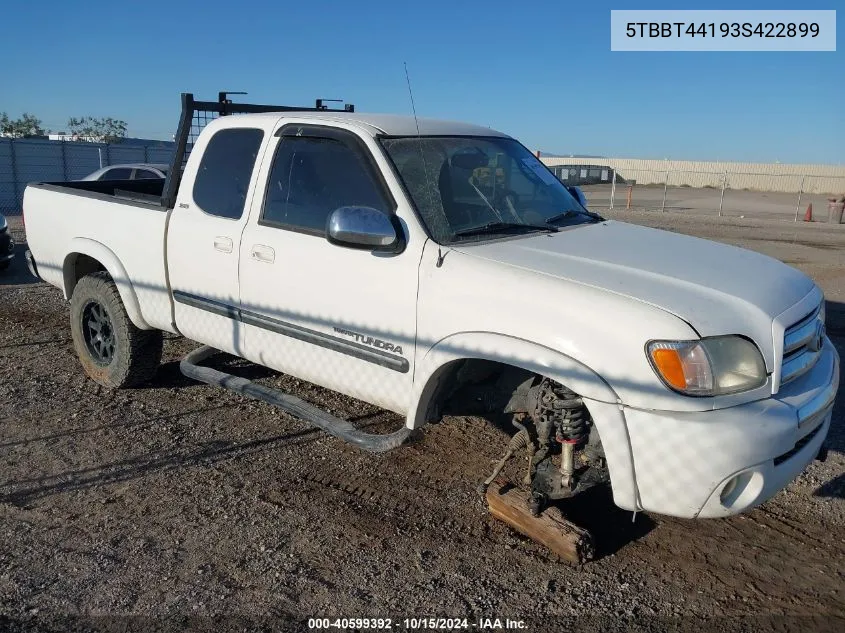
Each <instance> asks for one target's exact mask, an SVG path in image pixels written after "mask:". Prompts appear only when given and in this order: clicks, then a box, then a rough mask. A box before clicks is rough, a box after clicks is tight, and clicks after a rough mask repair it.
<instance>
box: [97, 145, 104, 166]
mask: <svg viewBox="0 0 845 633" xmlns="http://www.w3.org/2000/svg"><path fill="white" fill-rule="evenodd" d="M97 157H98V158H99V159H100V169H102V168H103V148H102V147H98V148H97Z"/></svg>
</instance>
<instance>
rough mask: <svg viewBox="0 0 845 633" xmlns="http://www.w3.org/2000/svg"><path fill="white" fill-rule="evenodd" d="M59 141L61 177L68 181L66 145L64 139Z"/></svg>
mask: <svg viewBox="0 0 845 633" xmlns="http://www.w3.org/2000/svg"><path fill="white" fill-rule="evenodd" d="M59 142H60V143H61V148H62V178H63V179H64V180H65V181H68V180H70V179H69V178H68V177H67V146H66V145H65V142H64V141H59Z"/></svg>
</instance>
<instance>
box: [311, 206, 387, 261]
mask: <svg viewBox="0 0 845 633" xmlns="http://www.w3.org/2000/svg"><path fill="white" fill-rule="evenodd" d="M399 236H400V230H399V226H398V221H397V220H396V218H395V217H392V216H389V215H388V214H386V213H384V212H383V211H379V210H378V209H373V208H372V207H358V206H350V207H340V208H338V209H335V210H334V211H332V213H331V215H330V216H329V220H328V223H327V225H326V239H327V240H328V241H329V242H331V243H332V244H336V245H338V246H346V247H347V248H358V249H363V250H369V251H394V252H395V251H400V250H401V247H402V240H401V239H400V237H399Z"/></svg>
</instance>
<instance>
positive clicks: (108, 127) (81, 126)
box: [67, 116, 126, 143]
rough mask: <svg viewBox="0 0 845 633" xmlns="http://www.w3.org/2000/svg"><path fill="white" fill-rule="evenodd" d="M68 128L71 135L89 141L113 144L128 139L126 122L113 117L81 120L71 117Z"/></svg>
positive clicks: (83, 118) (88, 117)
mask: <svg viewBox="0 0 845 633" xmlns="http://www.w3.org/2000/svg"><path fill="white" fill-rule="evenodd" d="M67 126H68V127H69V128H70V132H71V134H73V135H75V136H79V137H81V138H83V139H85V140H87V141H97V142H100V143H113V142H114V141H116V140H118V139H122V138H126V121H121V120H120V119H113V118H111V117H100V118H96V117H92V116H84V117H82V118H80V119H77V118H76V117H71V118H70V119H68V122H67Z"/></svg>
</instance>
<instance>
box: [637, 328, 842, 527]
mask: <svg viewBox="0 0 845 633" xmlns="http://www.w3.org/2000/svg"><path fill="white" fill-rule="evenodd" d="M822 352H823V353H822V356H821V358H820V359H819V362H818V363H817V364H816V366H815V367H814V368H813V369H812V370H811V371H809V372H808V373H806V374H805V375H803V376H802V377H801V378H799V379H796V380H795V381H793V382H792V383H790V384H789V385H788V387H787V388H785V389H782V390H781V391H780V392H779V393H778V394H777V395H776V396H774V397H771V398H766V399H765V400H758V401H756V402H749V403H747V404H743V405H739V406H735V407H730V408H727V409H718V410H714V411H702V412H694V413H676V412H669V411H646V410H641V409H632V408H625V410H624V413H625V420H626V424H627V427H628V433H629V437H630V441H631V450H632V453H633V455H634V471H635V477H636V485H637V489H638V494H639V500H640V508H641V509H642V510H646V511H651V512H657V513H660V514H667V515H671V516H678V517H688V518H693V517H723V516H729V515H732V514H737V513H740V512H743V511H745V510H748V509H749V508H752V507H754V506H756V505H759V504H761V503H763V502H764V501H766V500H767V499H769V498H770V497H772V496H773V495H774V494H775V493H777V492H778V491H779V490H782V489H783V488H784V487H785V486H786V485H787V484H789V482H791V481H792V480H793V479H795V478H796V477H797V476H798V475H800V474H801V472H802V471H803V470H804V469H805V468H806V467H807V465H808V464H809V463H810V462H811V461H812V460H813V459H814V458H815V457H816V455H817V454H818V453H819V451H820V450H821V448H822V444H823V443H824V440H825V437H826V436H827V432H828V429H829V428H830V420H831V415H832V409H833V400H834V398H835V396H836V391H837V388H838V386H839V357H838V355H837V353H836V349H835V348H834V347H833V344H832V343H831V342H830V340H829V339H825V343H824V347H823V348H822Z"/></svg>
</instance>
